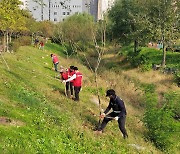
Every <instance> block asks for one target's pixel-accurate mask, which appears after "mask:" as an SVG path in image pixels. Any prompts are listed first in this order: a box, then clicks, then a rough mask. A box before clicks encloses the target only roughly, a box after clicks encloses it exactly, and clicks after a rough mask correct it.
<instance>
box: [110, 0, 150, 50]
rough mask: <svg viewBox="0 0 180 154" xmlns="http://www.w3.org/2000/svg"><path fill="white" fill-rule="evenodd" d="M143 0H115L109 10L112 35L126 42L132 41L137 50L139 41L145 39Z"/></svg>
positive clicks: (146, 23) (145, 18)
mask: <svg viewBox="0 0 180 154" xmlns="http://www.w3.org/2000/svg"><path fill="white" fill-rule="evenodd" d="M144 6H145V2H144V1H143V0H117V1H116V3H115V5H114V6H113V7H112V9H111V10H110V11H109V17H110V19H111V22H112V23H111V25H112V28H111V30H112V33H113V37H114V38H116V39H118V40H119V41H120V42H122V43H124V44H127V43H131V42H134V51H135V52H136V51H137V47H138V44H139V42H142V41H145V40H147V39H148V38H147V36H148V35H147V34H148V33H149V29H148V24H149V21H148V18H147V16H146V11H147V10H146V8H145V7H144Z"/></svg>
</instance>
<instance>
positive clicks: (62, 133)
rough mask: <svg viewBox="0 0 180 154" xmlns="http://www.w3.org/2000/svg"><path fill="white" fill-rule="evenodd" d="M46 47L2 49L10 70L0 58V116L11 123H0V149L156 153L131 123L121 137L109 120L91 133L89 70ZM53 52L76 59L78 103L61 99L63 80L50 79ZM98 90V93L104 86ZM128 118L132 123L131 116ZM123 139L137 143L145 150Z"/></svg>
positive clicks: (94, 118) (58, 50) (95, 110)
mask: <svg viewBox="0 0 180 154" xmlns="http://www.w3.org/2000/svg"><path fill="white" fill-rule="evenodd" d="M45 49H46V50H45V51H42V50H38V49H35V48H33V47H29V46H27V47H21V48H20V49H19V50H18V52H17V53H14V54H8V53H6V54H4V57H5V59H6V60H7V63H8V65H9V67H10V71H8V70H7V68H6V65H5V64H4V62H3V60H2V58H0V72H1V74H0V117H7V118H9V119H11V121H14V122H15V123H14V124H13V125H11V124H10V123H7V124H6V125H4V124H2V123H0V153H72V154H74V153H98V154H99V153H102V154H109V153H112V154H116V153H117V154H119V153H120V154H123V153H151V152H154V153H159V151H158V150H156V149H155V147H153V145H152V144H151V143H148V142H147V143H146V141H144V139H143V134H140V133H137V132H136V131H134V130H133V128H128V132H129V136H130V138H129V140H127V141H125V140H124V139H123V138H122V136H121V133H120V131H119V129H118V125H117V123H116V122H112V123H109V125H108V126H107V128H106V131H105V133H104V134H103V135H102V136H97V135H95V134H94V133H93V129H94V128H95V126H96V125H97V123H98V116H97V115H98V114H99V111H98V107H97V106H96V105H95V104H94V103H93V102H92V101H91V96H92V95H95V91H94V88H93V83H90V82H88V81H91V80H92V74H91V73H90V71H89V70H88V69H87V68H86V67H84V66H82V65H81V64H80V63H79V62H78V61H76V60H74V59H71V60H70V61H67V60H66V59H64V58H63V57H64V55H63V52H62V48H61V47H60V46H58V45H56V44H50V43H48V44H47V45H46V47H45ZM52 52H53V53H56V54H58V55H59V58H60V63H61V64H62V65H63V66H67V65H68V66H70V65H72V64H74V63H75V64H76V65H77V66H79V67H80V68H81V70H82V73H83V74H84V78H85V79H84V81H85V83H84V87H83V90H82V92H81V94H80V98H81V101H80V102H79V103H75V102H74V101H72V100H70V99H68V98H66V97H65V96H64V85H63V84H62V83H61V82H60V81H58V80H56V79H55V78H54V76H55V75H57V74H56V73H55V72H54V71H52V70H51V67H52V64H51V58H50V53H52ZM100 90H101V97H103V93H104V92H105V88H104V87H102V88H100ZM94 115H95V116H94ZM127 122H128V123H129V124H128V126H129V125H132V124H130V123H131V122H133V117H129V118H128V119H127ZM137 140H138V141H137ZM128 144H142V146H144V147H145V150H137V149H135V148H133V147H132V146H129V145H128Z"/></svg>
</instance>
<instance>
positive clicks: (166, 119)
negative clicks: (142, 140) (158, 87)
mask: <svg viewBox="0 0 180 154" xmlns="http://www.w3.org/2000/svg"><path fill="white" fill-rule="evenodd" d="M145 89H150V90H149V92H148V91H147V90H146V92H145V98H146V99H145V100H146V105H147V106H146V111H145V114H144V118H143V121H144V124H145V126H146V127H147V128H148V130H147V138H148V139H149V140H151V141H153V142H154V144H155V145H156V146H157V147H158V148H159V149H161V150H163V151H169V150H172V149H173V147H174V146H175V143H176V142H175V141H174V140H173V137H174V136H176V135H178V134H177V133H176V132H178V130H177V128H178V127H177V123H178V122H176V120H175V119H174V116H175V114H174V113H175V112H174V110H175V106H176V105H178V104H177V103H176V102H177V100H178V95H177V94H176V93H169V94H166V95H165V96H164V100H165V101H164V106H163V107H162V108H160V109H159V108H157V107H156V105H155V103H154V101H155V100H156V101H157V99H155V95H154V94H155V93H152V92H153V91H154V90H153V89H154V88H153V87H152V86H146V88H145Z"/></svg>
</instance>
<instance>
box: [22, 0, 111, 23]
mask: <svg viewBox="0 0 180 154" xmlns="http://www.w3.org/2000/svg"><path fill="white" fill-rule="evenodd" d="M21 1H22V2H23V3H24V5H23V6H22V8H26V9H28V10H29V11H30V12H31V13H32V15H33V17H34V18H35V19H36V20H37V21H44V20H50V21H54V22H59V21H63V20H64V19H65V18H67V17H68V16H70V15H73V14H75V13H88V14H91V15H92V16H94V19H95V20H101V19H103V14H104V12H106V10H107V9H108V8H109V7H110V6H112V2H114V0H21Z"/></svg>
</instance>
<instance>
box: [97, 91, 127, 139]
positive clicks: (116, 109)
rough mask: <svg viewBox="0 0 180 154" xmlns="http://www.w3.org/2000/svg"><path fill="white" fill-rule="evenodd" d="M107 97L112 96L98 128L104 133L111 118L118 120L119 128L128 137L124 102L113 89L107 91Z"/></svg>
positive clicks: (99, 131)
mask: <svg viewBox="0 0 180 154" xmlns="http://www.w3.org/2000/svg"><path fill="white" fill-rule="evenodd" d="M106 97H109V98H110V101H109V105H108V107H107V108H106V110H105V111H104V113H102V114H101V116H100V117H101V118H104V119H103V121H102V123H101V125H100V127H99V128H98V131H97V132H98V133H102V131H103V130H104V128H105V127H106V125H107V123H108V122H109V121H111V120H117V121H118V124H119V129H120V131H121V132H122V134H123V137H124V139H125V138H127V137H128V134H127V131H126V129H125V120H126V114H127V113H126V108H125V105H124V102H123V100H122V99H121V98H119V97H118V96H117V95H116V93H115V91H114V90H113V89H109V90H107V92H106ZM111 109H112V110H113V111H112V112H111V113H109V114H107V113H108V112H109V111H110V110H111Z"/></svg>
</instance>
